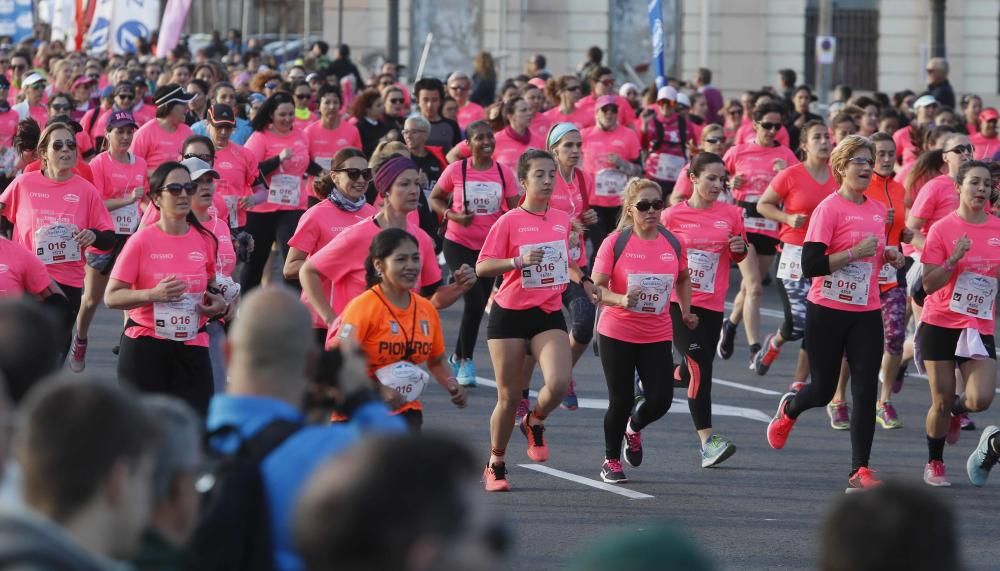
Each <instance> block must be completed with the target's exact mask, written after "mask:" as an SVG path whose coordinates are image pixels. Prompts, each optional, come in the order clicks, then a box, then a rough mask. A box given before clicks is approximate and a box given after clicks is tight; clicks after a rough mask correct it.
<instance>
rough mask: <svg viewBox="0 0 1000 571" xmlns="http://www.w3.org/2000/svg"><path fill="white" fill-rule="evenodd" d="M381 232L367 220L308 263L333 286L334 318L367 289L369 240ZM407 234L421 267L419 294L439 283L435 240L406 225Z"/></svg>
mask: <svg viewBox="0 0 1000 571" xmlns="http://www.w3.org/2000/svg"><path fill="white" fill-rule="evenodd" d="M381 231H382V229H381V228H379V226H378V225H377V224H376V223H375V221H374V218H367V219H365V220H362V221H361V222H358V223H357V224H355V225H353V226H351V227H350V228H347V229H346V230H344V231H342V232H341V233H340V234H337V236H335V237H334V238H333V239H332V240H330V242H329V243H327V245H325V246H323V247H322V248H320V249H319V251H318V252H315V253H313V255H312V257H311V258H310V259H309V262H310V263H311V264H312V265H313V266H314V267H315V268H316V269H317V270H318V271H319V273H320V274H322V275H323V277H325V278H327V279H328V280H330V283H331V284H332V292H333V301H332V302H331V304H330V305H331V307H333V312H334V313H335V314H337V315H340V313H341V312H342V311H344V307H346V306H347V303H348V302H349V301H351V300H352V299H354V298H355V297H357V296H358V295H360V294H361V292H363V291H365V289H367V284H366V283H365V259H367V258H368V250H369V248H370V247H371V243H372V240H373V239H375V236H376V235H377V234H378V233H379V232H381ZM406 231H407V232H409V233H410V234H412V235H413V236H414V237H416V239H417V244H418V245H419V249H420V262H421V265H422V267H423V269H421V271H420V279H418V280H417V284H416V286H414V289H415V290H419V289H420V288H422V287H424V286H429V285H432V284H435V283H437V282H439V281H441V268H440V266H438V263H437V255H436V254H435V253H434V240H432V239H431V237H430V236H428V235H427V232H424V231H423V230H421V229H420V227H419V226H417V225H415V224H408V225H407V227H406ZM328 341H329V339H328Z"/></svg>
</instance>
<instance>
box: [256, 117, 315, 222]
mask: <svg viewBox="0 0 1000 571" xmlns="http://www.w3.org/2000/svg"><path fill="white" fill-rule="evenodd" d="M286 148H287V149H291V151H292V156H290V157H289V158H288V160H286V161H285V162H283V163H281V165H280V166H279V167H278V169H277V170H275V171H274V172H272V173H271V174H269V175H267V184H268V186H270V185H271V184H272V181H273V180H274V177H275V176H277V175H290V176H294V177H296V178H298V179H299V201H298V204H277V203H273V202H269V201H268V200H265V201H264V202H262V203H260V204H258V205H256V206H254V207H253V209H252V212H276V211H278V210H305V209H306V206H307V205H308V202H309V189H308V188H306V180H305V178H303V177H304V176H305V174H306V169H307V168H309V137H308V135H306V134H305V132H304V131H302V130H300V129H292V130H291V131H289V132H288V133H286V134H284V135H279V134H278V133H275V132H274V131H272V130H270V129H265V130H263V131H255V132H254V134H253V135H250V138H249V139H248V140H247V144H246V149H247V150H248V151H250V152H251V153H252V154H253V156H254V157H255V158H256V159H257V162H263V161H264V160H266V159H269V158H271V157H276V156H278V155H279V154H281V151H283V150H285V149H286Z"/></svg>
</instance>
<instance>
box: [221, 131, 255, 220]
mask: <svg viewBox="0 0 1000 571" xmlns="http://www.w3.org/2000/svg"><path fill="white" fill-rule="evenodd" d="M212 168H214V169H215V170H216V172H218V173H219V180H217V181H215V193H216V195H220V196H221V197H222V199H223V202H225V203H226V210H227V212H228V221H229V224H230V226H233V227H234V228H242V227H244V226H246V224H247V211H246V210H245V209H243V208H241V207H240V206H239V200H240V199H241V198H243V197H244V196H249V195H250V194H252V191H251V186H252V185H253V182H254V181H255V180H256V179H257V175H258V174H259V173H260V171H259V170H258V169H257V157H255V156H254V155H253V153H251V152H250V151H248V150H246V149H245V148H244V147H243V146H241V145H237V144H236V143H234V142H232V141H230V142H229V144H228V145H226V148H224V149H222V150H217V151H216V152H215V163H213V164H212ZM234 214H235V216H234ZM234 222H235V224H234Z"/></svg>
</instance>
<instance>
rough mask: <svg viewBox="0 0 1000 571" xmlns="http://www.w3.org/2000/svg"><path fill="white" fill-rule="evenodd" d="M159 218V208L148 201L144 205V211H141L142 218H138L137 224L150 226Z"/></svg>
mask: <svg viewBox="0 0 1000 571" xmlns="http://www.w3.org/2000/svg"><path fill="white" fill-rule="evenodd" d="M159 220H160V209H159V208H157V207H156V206H153V203H152V202H151V203H149V206H147V207H146V211H145V212H143V213H142V218H141V219H140V220H139V224H142V225H143V226H152V225H153V224H156V223H157V222H158V221H159Z"/></svg>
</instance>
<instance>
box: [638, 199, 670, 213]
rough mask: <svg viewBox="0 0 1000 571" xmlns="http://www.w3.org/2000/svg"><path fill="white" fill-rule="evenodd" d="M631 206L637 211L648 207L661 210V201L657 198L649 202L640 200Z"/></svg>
mask: <svg viewBox="0 0 1000 571" xmlns="http://www.w3.org/2000/svg"><path fill="white" fill-rule="evenodd" d="M633 206H634V207H635V209H636V210H638V211H639V212H646V211H647V210H649V209H650V208H652V209H653V210H663V201H662V200H660V199H659V198H657V199H656V200H654V201H653V202H650V201H648V200H640V201H639V202H636V203H635V204H634V205H633Z"/></svg>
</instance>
